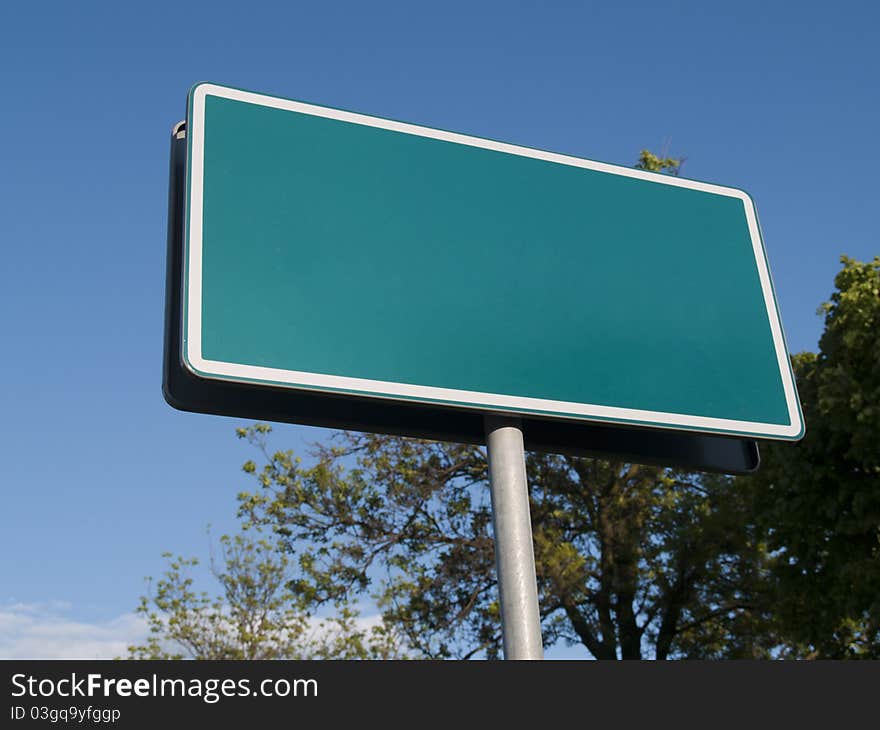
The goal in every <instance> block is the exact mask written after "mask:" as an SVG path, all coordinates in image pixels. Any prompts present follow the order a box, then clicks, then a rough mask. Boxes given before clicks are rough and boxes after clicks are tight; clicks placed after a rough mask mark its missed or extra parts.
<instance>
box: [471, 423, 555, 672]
mask: <svg viewBox="0 0 880 730" xmlns="http://www.w3.org/2000/svg"><path fill="white" fill-rule="evenodd" d="M485 424H486V447H487V450H488V454H489V482H490V489H491V493H492V527H493V532H494V533H495V563H496V566H497V573H498V590H499V593H500V598H501V631H502V635H503V641H504V658H505V659H543V658H544V647H543V644H542V642H541V617H540V614H539V612H538V586H537V580H536V576H535V551H534V547H533V545H532V525H531V520H530V518H529V488H528V483H527V481H526V461H525V449H524V447H523V435H522V431H521V430H520V421H519V419H518V418H504V417H497V416H486V419H485Z"/></svg>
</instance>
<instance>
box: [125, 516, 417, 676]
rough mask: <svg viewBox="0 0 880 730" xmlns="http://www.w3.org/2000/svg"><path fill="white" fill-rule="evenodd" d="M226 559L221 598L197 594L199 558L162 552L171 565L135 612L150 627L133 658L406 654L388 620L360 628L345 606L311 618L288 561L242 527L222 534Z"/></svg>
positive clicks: (220, 572) (216, 570)
mask: <svg viewBox="0 0 880 730" xmlns="http://www.w3.org/2000/svg"><path fill="white" fill-rule="evenodd" d="M220 544H221V551H222V564H221V565H220V566H217V565H216V564H214V561H213V560H212V564H213V571H212V572H213V574H214V576H215V578H216V579H217V581H218V582H219V584H220V587H221V593H220V594H219V595H213V596H212V595H209V594H208V593H207V592H204V591H201V592H197V591H196V590H195V588H194V587H193V578H192V577H191V575H190V570H191V569H192V568H194V567H195V566H197V565H198V560H197V559H196V558H180V557H177V558H175V557H173V556H172V555H170V554H167V553H166V554H165V556H164V557H165V558H166V559H167V560H168V567H167V570H166V572H165V574H164V576H163V577H162V578H160V579H159V581H158V582H157V583H156V590H155V593H152V595H150V596H142V597H141V602H140V606H139V607H138V609H137V613H138V614H140V615H141V616H143V617H144V618H145V619H146V621H147V626H148V627H149V635H148V637H147V639H146V641H145V643H144V644H143V645H138V646H131V647H129V658H131V659H184V658H190V659H386V658H401V657H402V654H403V652H402V651H401V649H400V644H399V641H398V637H397V636H396V635H395V634H394V633H393V632H392V631H391V630H390V629H389V627H388V626H386V625H385V624H382V623H379V624H378V625H375V626H373V627H363V626H361V625H360V624H359V622H358V615H357V612H355V611H354V610H352V609H351V607H350V606H348V605H346V604H344V603H342V604H339V605H337V606H336V609H337V611H336V614H335V615H334V616H333V617H331V618H328V619H323V620H313V619H311V618H310V616H309V614H308V612H307V607H306V604H305V603H304V602H303V600H302V598H301V597H300V596H299V595H297V594H296V593H295V592H294V591H292V590H291V588H290V586H289V582H290V575H289V572H290V571H289V568H290V562H289V558H288V557H287V555H285V553H284V552H283V551H281V550H279V549H278V546H277V545H276V544H273V543H271V542H269V541H267V540H265V539H258V538H255V537H253V536H252V535H251V534H249V533H247V532H245V533H242V534H240V535H236V536H234V537H229V536H226V535H224V536H223V537H221V538H220Z"/></svg>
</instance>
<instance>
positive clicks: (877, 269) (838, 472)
mask: <svg viewBox="0 0 880 730" xmlns="http://www.w3.org/2000/svg"><path fill="white" fill-rule="evenodd" d="M842 263H843V268H842V270H841V271H840V273H839V274H838V275H837V278H836V279H835V285H836V288H837V291H835V292H834V294H832V296H831V301H830V302H828V303H826V304H825V305H823V306H822V307H821V309H820V312H821V313H822V314H824V315H825V331H824V334H823V335H822V338H821V340H820V342H819V348H820V351H819V353H818V355H817V354H813V353H802V354H800V355H797V356H795V357H794V358H793V364H794V368H795V372H796V374H797V381H798V390H799V393H800V397H801V401H802V403H803V408H804V417H805V420H806V424H807V432H806V436H805V437H804V439H803V441H801V442H800V443H798V444H795V445H789V444H774V445H768V446H767V447H766V448H765V449H764V451H763V465H762V468H761V471H760V472H759V473H758V474H757V475H756V476H755V477H753V478H751V479H750V482H751V488H752V490H753V492H754V500H755V512H756V514H758V515H759V516H760V518H761V523H762V526H763V527H764V529H765V530H766V533H767V535H768V540H769V545H770V548H771V549H772V550H773V551H775V554H776V559H775V564H774V576H775V578H776V580H777V585H776V591H777V597H776V603H777V605H778V607H779V617H780V621H781V623H782V628H783V630H784V631H785V633H786V635H787V636H789V637H790V644H791V648H790V653H791V654H793V655H796V656H820V657H873V658H880V257H877V258H874V260H873V261H872V262H867V263H862V262H858V261H854V260H853V259H850V258H847V257H843V258H842ZM744 481H745V480H744Z"/></svg>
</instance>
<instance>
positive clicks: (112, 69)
mask: <svg viewBox="0 0 880 730" xmlns="http://www.w3.org/2000/svg"><path fill="white" fill-rule="evenodd" d="M133 8H134V4H128V3H106V4H95V3H89V2H82V3H76V4H74V3H60V2H58V3H42V2H34V3H17V4H13V3H6V4H4V5H3V7H2V9H0V80H2V90H3V101H2V104H0V164H2V175H0V213H2V215H0V242H2V252H3V265H2V267H0V277H2V279H0V281H2V286H0V311H2V326H3V350H2V351H3V357H2V359H0V373H2V390H0V413H2V416H3V418H2V421H0V429H2V431H0V459H2V466H3V469H2V473H0V474H2V475H0V485H2V498H3V507H2V509H0V554H2V555H3V559H2V561H0V655H5V656H10V655H13V654H14V653H16V652H23V651H25V650H24V649H22V648H21V646H22V645H21V644H20V643H16V642H17V641H18V638H19V637H20V636H23V635H24V634H25V633H27V634H28V636H29V637H30V638H29V639H28V640H30V641H37V643H39V642H38V640H37V639H35V638H34V637H35V636H39V635H40V634H39V632H40V631H41V630H42V631H44V632H45V631H49V632H51V631H56V634H57V635H58V636H62V635H63V632H64V630H65V629H64V627H65V626H68V627H69V626H74V627H77V628H76V629H75V631H73V633H74V634H76V635H77V636H80V637H85V639H83V640H84V641H86V642H87V643H86V644H83V645H82V646H85V647H87V648H83V649H81V651H84V652H86V653H87V654H88V655H98V654H101V652H105V651H109V650H107V649H106V646H108V645H109V644H107V643H106V642H105V644H100V641H98V639H96V638H95V637H98V636H101V637H105V638H106V636H109V635H111V634H112V635H113V636H116V634H113V633H112V629H113V627H120V626H124V627H126V628H125V629H124V631H130V630H133V629H131V627H130V624H129V623H126V618H125V616H126V614H127V613H128V612H130V611H131V610H132V609H133V608H134V606H135V605H136V603H137V597H138V596H139V595H140V593H141V592H142V590H143V587H144V583H143V578H144V576H146V575H150V574H153V575H155V574H157V573H158V572H160V571H161V569H162V560H161V558H160V553H161V552H162V551H164V550H171V551H174V552H179V553H184V554H201V555H204V554H205V553H206V549H207V538H206V536H205V526H206V525H207V524H208V523H211V524H212V525H213V526H214V528H213V529H214V531H215V532H218V533H219V532H222V531H223V530H224V529H227V528H230V527H231V526H232V525H233V524H234V519H233V516H234V506H235V505H234V495H235V494H236V492H238V491H239V490H241V489H243V488H246V487H248V486H249V482H248V480H247V479H246V478H245V476H244V475H243V474H242V473H241V472H240V470H239V467H240V465H241V463H242V462H243V461H245V460H246V459H248V458H251V456H252V455H253V454H252V452H251V451H250V449H249V448H248V447H247V446H246V445H245V444H244V443H242V442H238V441H236V439H235V437H234V429H235V427H236V426H237V425H241V423H240V422H239V421H236V420H234V419H228V418H221V417H214V416H201V415H193V414H184V413H180V412H177V411H174V410H172V409H171V408H170V407H169V406H167V405H166V404H165V403H164V401H163V399H162V396H161V392H160V363H161V354H162V310H163V297H164V256H165V226H166V206H167V168H168V137H169V132H170V129H171V126H172V124H173V123H174V122H176V121H178V120H179V119H182V118H183V116H184V104H185V96H186V92H187V90H188V88H189V87H190V86H191V85H192V84H193V83H195V82H197V81H215V82H219V83H224V84H228V85H232V86H239V87H243V88H248V89H253V90H257V91H263V92H267V93H273V94H277V95H279V96H288V97H294V98H298V99H302V100H306V101H313V102H316V103H323V104H328V105H332V106H338V107H343V108H347V109H352V110H356V111H362V112H365V113H371V114H376V115H379V116H385V117H392V118H396V119H402V120H406V121H411V122H415V123H419V124H425V125H429V126H436V127H441V128H445V129H451V130H455V131H461V132H465V133H470V134H475V135H478V136H486V137H492V138H495V139H501V140H505V141H510V142H513V143H519V144H523V145H529V146H534V147H540V148H544V149H550V150H555V151H559V152H564V153H569V154H574V155H579V156H583V157H589V158H592V159H598V160H604V161H609V162H616V163H621V164H632V163H633V162H634V161H635V158H636V156H637V154H638V152H639V150H640V149H642V148H643V147H649V148H651V149H654V150H660V149H661V148H663V146H664V145H669V150H670V152H671V153H673V154H676V155H684V156H685V157H686V158H687V161H686V163H685V167H684V170H683V174H684V175H686V176H688V177H694V178H697V179H702V180H708V181H713V182H718V183H722V184H726V185H731V186H736V187H742V188H745V189H746V190H748V191H749V192H750V193H751V194H752V196H753V197H754V198H755V200H756V202H757V205H758V210H759V212H760V215H761V222H762V226H763V231H764V235H765V240H766V245H767V249H768V255H769V259H770V263H771V267H772V270H773V274H774V279H775V282H776V287H777V291H778V295H779V300H780V306H781V310H782V317H783V323H784V325H785V329H786V332H787V335H788V339H789V344H790V347H791V349H792V350H793V351H798V350H804V349H814V348H815V346H816V341H817V338H818V336H819V334H820V332H821V320H820V319H819V318H818V317H817V316H816V314H815V310H816V307H817V306H818V305H819V304H820V303H821V302H822V301H823V300H825V299H826V298H827V297H828V295H829V293H830V292H831V289H832V280H833V276H834V274H835V272H836V270H837V268H838V258H839V256H840V255H841V254H842V253H847V254H849V255H852V256H855V257H857V258H861V259H866V258H869V257H871V256H873V255H875V254H877V253H878V252H880V245H878V235H877V223H876V217H877V207H876V206H877V201H878V199H880V195H878V193H880V184H878V178H877V172H876V171H877V170H878V169H880V147H878V145H877V144H876V133H877V129H878V128H880V95H878V93H877V78H880V62H878V58H880V54H878V53H877V46H878V41H880V38H878V31H877V27H878V23H880V11H878V6H877V5H876V4H875V3H871V2H861V3H848V2H838V3H834V4H828V3H818V2H804V3H800V4H797V5H796V6H794V5H792V4H790V3H782V2H779V3H769V2H766V0H765V1H764V2H755V3H752V2H740V3H712V2H694V3H657V2H650V3H632V2H618V3H588V2H583V3H552V2H540V3H538V2H533V3H476V2H468V3H458V2H445V3H442V4H440V3H431V4H427V3H426V4H421V3H412V2H409V3H382V2H376V3H369V4H367V3H335V2H321V3H318V2H310V3H294V2H290V3H278V4H277V5H275V4H266V3H259V2H249V3H235V4H232V5H226V4H224V3H219V2H214V3H200V2H190V3H174V4H171V3H155V2H154V3H150V4H149V7H148V8H145V9H144V10H134V9H133ZM326 436H327V433H326V432H321V431H318V430H315V429H306V428H297V427H292V426H283V427H279V428H278V429H276V438H275V439H274V443H275V444H277V445H278V446H279V447H288V446H293V447H296V448H301V447H302V446H303V444H304V443H305V442H308V441H313V440H317V439H321V438H324V437H326ZM41 622H42V623H41ZM52 622H54V623H52ZM41 627H42V628H41ZM47 627H48V628H47ZM53 627H54V628H53ZM90 627H92V628H91V629H90ZM90 630H91V631H92V634H89V631H90ZM120 631H122V632H123V633H124V631H123V629H120ZM4 632H5V634H4ZM35 632H36V633H35ZM77 632H78V633H77ZM102 632H103V633H102ZM108 632H109V633H108ZM117 633H118V632H117ZM93 640H94V641H93ZM59 641H60V639H59ZM108 641H109V639H108ZM89 642H91V643H89ZM96 642H97V643H96ZM102 646H103V647H104V648H103V649H102V648H100V647H102ZM96 647H98V648H96ZM31 651H33V650H31ZM58 651H61V650H60V649H59V650H58Z"/></svg>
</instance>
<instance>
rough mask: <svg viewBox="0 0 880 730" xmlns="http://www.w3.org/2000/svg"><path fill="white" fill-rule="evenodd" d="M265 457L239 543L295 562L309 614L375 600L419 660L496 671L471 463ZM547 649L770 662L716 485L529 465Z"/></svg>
mask: <svg viewBox="0 0 880 730" xmlns="http://www.w3.org/2000/svg"><path fill="white" fill-rule="evenodd" d="M270 431H271V429H270V427H269V426H267V425H265V424H260V425H257V426H254V427H252V428H249V429H240V430H239V436H240V437H242V438H247V439H249V440H250V441H252V442H253V443H254V444H256V445H257V446H258V447H259V448H260V449H261V450H262V451H263V455H264V459H265V464H264V466H263V467H262V468H261V469H258V468H257V465H256V464H255V463H254V462H253V461H250V462H248V463H246V464H245V467H244V468H245V471H246V472H248V473H251V474H253V475H255V476H256V477H257V479H258V482H259V488H258V489H257V490H256V491H254V492H251V493H242V494H241V495H240V497H239V500H240V511H241V515H242V516H243V517H244V518H245V519H246V520H247V524H248V525H250V526H259V527H261V528H265V529H270V530H272V531H274V532H275V534H277V535H278V536H279V538H280V539H281V541H282V545H283V547H284V548H285V549H286V550H288V551H291V552H293V551H296V552H297V553H298V554H299V563H298V567H299V571H298V576H297V578H296V580H295V581H294V582H293V583H292V585H291V587H292V589H293V591H294V592H295V593H296V595H298V596H300V597H302V598H303V599H304V600H306V601H307V602H309V603H311V604H315V605H320V604H322V603H324V602H332V601H335V600H340V599H351V597H352V596H355V595H360V594H363V593H369V592H372V595H373V596H374V598H375V599H376V600H377V602H378V604H379V606H380V607H381V609H382V611H383V616H384V618H385V620H386V621H387V622H388V624H389V625H392V626H394V627H395V628H396V629H397V630H399V631H400V632H401V633H402V634H403V636H404V637H405V641H406V644H407V646H408V647H410V648H411V649H412V651H414V652H415V653H416V654H417V655H420V656H423V657H428V658H447V657H462V658H467V657H472V656H477V655H480V654H484V655H485V656H487V657H490V658H494V657H497V656H498V655H499V652H500V621H499V607H498V601H497V588H496V583H495V569H494V547H493V541H492V534H491V514H490V508H489V496H488V486H487V478H488V474H487V465H486V456H485V450H484V449H483V447H479V446H472V445H464V444H447V443H437V442H427V441H419V440H414V439H406V438H400V437H392V436H381V435H375V434H352V433H349V434H342V435H341V436H339V437H338V438H337V439H336V441H335V443H334V444H333V445H330V446H328V445H325V446H318V447H317V449H316V452H315V454H314V456H315V459H316V461H315V463H314V464H313V465H312V466H308V467H304V466H303V465H302V463H301V462H300V461H299V460H298V459H297V458H295V457H294V455H293V454H292V452H290V451H276V452H274V453H271V452H270V450H269V449H268V444H267V436H268V435H269V433H270ZM527 467H528V474H529V483H530V485H531V494H530V502H531V509H532V520H533V525H532V527H533V531H534V539H535V553H536V563H537V571H538V580H539V588H540V605H541V615H542V621H543V632H544V638H545V642H546V643H547V644H552V643H555V642H556V641H560V640H561V641H567V642H570V643H581V644H583V645H584V646H585V647H586V649H587V650H588V651H589V652H590V653H591V654H592V655H593V656H595V657H597V658H604V659H612V658H618V657H619V658H626V659H634V658H641V657H643V656H646V655H647V656H654V657H657V658H667V657H672V656H698V657H714V656H765V655H767V650H766V648H765V642H762V641H761V640H758V638H757V637H761V638H762V639H763V637H764V636H765V634H766V631H767V630H768V629H767V627H768V626H769V620H768V618H767V616H766V614H765V613H764V612H762V610H761V609H760V607H759V604H760V601H759V600H756V596H757V597H760V596H759V586H760V585H761V580H762V578H763V572H762V571H763V561H764V560H765V555H764V552H763V546H762V545H761V544H760V543H759V542H758V540H757V539H756V535H755V532H754V529H753V527H752V526H750V525H748V524H747V513H746V511H745V510H746V507H747V503H746V502H744V501H743V500H742V499H741V492H740V491H738V490H736V489H734V488H732V480H731V479H729V478H725V477H701V476H698V475H693V474H683V473H677V472H673V471H671V470H668V469H661V468H657V467H645V466H638V465H634V464H621V463H611V462H606V461H602V460H599V459H582V458H573V457H563V456H556V455H548V454H529V455H528V459H527Z"/></svg>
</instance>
